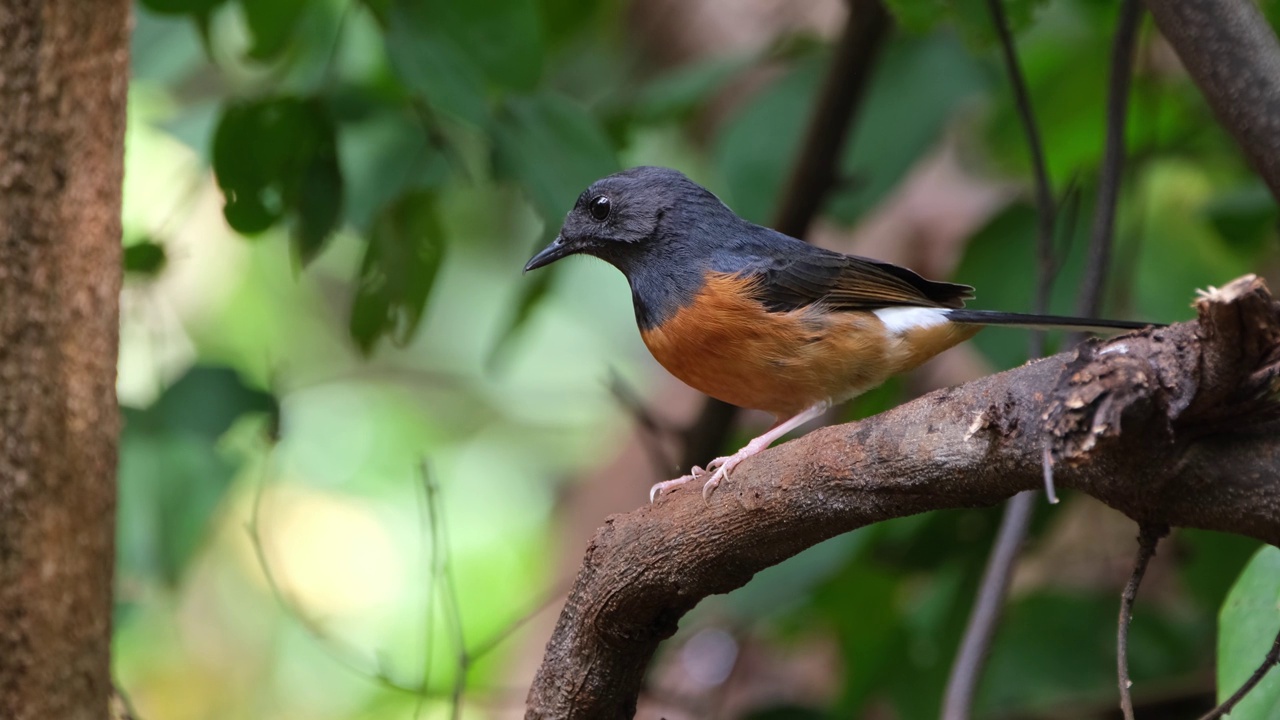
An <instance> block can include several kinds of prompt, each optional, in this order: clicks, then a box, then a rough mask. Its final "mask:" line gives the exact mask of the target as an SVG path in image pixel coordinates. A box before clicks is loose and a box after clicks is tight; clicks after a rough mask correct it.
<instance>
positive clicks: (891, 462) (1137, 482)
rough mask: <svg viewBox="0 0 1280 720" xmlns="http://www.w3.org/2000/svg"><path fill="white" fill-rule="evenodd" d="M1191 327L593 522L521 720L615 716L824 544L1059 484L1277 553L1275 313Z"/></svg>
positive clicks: (1203, 315)
mask: <svg viewBox="0 0 1280 720" xmlns="http://www.w3.org/2000/svg"><path fill="white" fill-rule="evenodd" d="M1197 308H1198V311H1199V319H1198V321H1196V322H1187V323H1181V324H1179V325H1175V326H1173V327H1170V328H1167V329H1161V330H1153V331H1143V332H1138V333H1132V334H1129V335H1125V336H1122V337H1118V338H1113V339H1110V340H1107V341H1098V340H1092V341H1089V342H1087V343H1085V344H1084V345H1082V346H1080V348H1078V350H1076V351H1073V352H1070V353H1064V354H1061V355H1057V356H1054V357H1052V358H1048V359H1046V360H1042V361H1039V362H1035V363H1031V364H1028V365H1025V366H1023V367H1020V368H1017V369H1015V370H1010V371H1008V372H1004V373H1000V374H998V375H993V376H990V377H986V378H983V379H981V380H977V381H975V382H972V383H969V384H966V385H963V386H961V387H957V388H951V389H946V390H941V391H938V392H934V393H931V394H929V395H926V396H924V397H922V398H920V399H918V400H916V401H914V402H911V403H908V404H906V405H903V406H900V407H898V408H895V409H893V410H890V411H888V412H885V413H882V414H880V415H877V416H875V417H872V418H869V419H867V420H864V421H861V422H856V423H849V424H846V425H839V426H833V427H828V428H823V429H821V430H816V431H814V432H811V433H809V434H808V435H806V436H804V437H803V438H800V439H798V440H795V441H793V442H790V443H787V444H785V445H782V446H781V447H778V448H775V449H773V450H771V451H769V452H766V453H763V454H762V455H759V456H757V457H756V458H754V459H752V460H749V461H747V462H745V463H743V465H742V466H740V467H739V468H738V470H737V471H735V473H734V475H733V477H732V478H731V479H730V480H729V481H727V482H726V483H724V484H723V485H721V487H720V488H719V489H717V490H716V492H715V494H714V495H713V496H712V498H711V502H710V504H703V501H702V497H701V494H700V491H701V488H699V487H697V486H696V485H690V486H688V487H687V488H682V489H681V490H679V491H677V492H675V493H673V494H672V495H670V496H668V497H666V498H664V499H663V500H661V501H660V502H659V503H658V504H656V505H653V506H645V507H642V508H640V509H639V510H636V511H634V512H631V513H629V514H626V515H615V516H611V517H609V518H608V519H607V520H606V521H605V525H604V527H602V528H601V529H600V530H599V531H598V532H597V533H596V536H595V537H594V538H593V539H592V541H591V543H590V545H589V546H588V548H587V552H586V557H585V558H584V560H583V565H582V568H581V570H580V572H579V575H578V578H577V581H576V583H575V586H574V588H573V590H572V591H571V593H570V595H569V599H568V602H567V603H566V605H565V607H564V610H563V611H562V613H561V615H560V619H559V622H558V624H557V626H556V630H555V632H554V634H553V636H552V638H551V640H550V642H549V643H548V645H547V651H546V655H545V657H544V659H543V664H542V667H541V668H540V669H539V671H538V675H537V677H536V678H535V680H534V683H533V686H532V688H531V689H530V691H529V697H528V706H527V715H526V717H529V718H625V717H631V716H632V715H633V714H634V711H635V702H636V697H637V694H638V692H639V689H640V683H641V679H642V677H643V674H644V671H645V668H646V667H647V665H648V663H649V661H650V659H651V657H652V655H653V653H654V651H655V650H656V648H657V646H658V643H659V642H660V641H661V640H663V639H665V638H667V637H670V636H671V634H672V633H674V632H675V630H676V624H677V622H678V620H679V619H680V617H681V616H682V615H683V614H684V613H685V612H687V611H688V610H689V609H691V608H692V607H693V606H694V605H695V604H696V603H697V602H698V601H699V600H701V599H702V598H703V597H706V596H707V595H710V594H714V593H723V592H728V591H729V590H732V589H734V588H737V587H740V586H741V585H743V584H745V583H746V582H747V581H748V580H749V579H750V578H751V576H752V575H753V574H754V573H756V572H758V571H759V570H762V569H764V568H766V567H768V566H770V565H773V564H775V563H777V562H779V561H781V560H783V559H785V558H787V557H790V556H792V555H794V554H796V553H798V552H799V551H801V550H803V549H805V548H807V547H810V546H812V545H814V544H816V543H818V542H821V541H822V540H825V539H827V538H829V537H832V536H834V535H837V534H840V533H844V532H848V531H850V530H853V529H856V528H859V527H862V526H864V525H867V524H870V523H873V522H879V521H881V520H887V519H890V518H895V517H901V516H904V515H912V514H915V513H920V512H925V511H928V510H936V509H942V508H960V507H978V506H987V505H992V504H995V503H997V502H1000V501H1001V500H1003V499H1005V498H1008V497H1010V496H1011V495H1013V494H1015V493H1017V492H1020V491H1022V490H1028V489H1031V488H1036V487H1039V486H1040V483H1041V481H1042V474H1043V457H1044V449H1045V448H1046V447H1048V448H1049V450H1050V453H1051V456H1052V459H1053V465H1054V472H1055V480H1056V482H1057V484H1058V487H1059V488H1071V489H1074V490H1077V491H1081V492H1085V493H1088V494H1090V495H1092V496H1094V497H1096V498H1098V499H1100V500H1102V501H1103V502H1105V503H1107V504H1108V505H1111V506H1112V507H1114V508H1116V509H1118V510H1120V511H1122V512H1124V513H1126V514H1128V515H1129V516H1130V517H1132V518H1134V519H1135V520H1138V521H1139V522H1144V523H1149V524H1167V525H1170V526H1183V527H1198V528H1206V529H1212V530H1222V531H1227V532H1234V533H1238V534H1243V535H1248V536H1251V537H1254V538H1258V539H1260V540H1264V541H1266V542H1270V543H1273V544H1277V543H1280V303H1277V302H1276V301H1275V300H1273V299H1272V297H1271V295H1270V294H1269V292H1268V291H1267V289H1266V287H1265V286H1264V285H1263V283H1262V282H1261V281H1260V280H1258V279H1257V278H1254V277H1252V276H1249V277H1246V278H1241V279H1240V280H1237V281H1235V282H1233V283H1231V284H1230V285H1229V286H1227V287H1226V288H1224V289H1223V290H1221V291H1212V292H1210V293H1209V294H1207V295H1206V296H1205V297H1204V298H1202V299H1201V300H1200V301H1199V302H1198V303H1197Z"/></svg>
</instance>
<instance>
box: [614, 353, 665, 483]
mask: <svg viewBox="0 0 1280 720" xmlns="http://www.w3.org/2000/svg"><path fill="white" fill-rule="evenodd" d="M609 394H611V395H612V396H613V399H614V400H616V401H617V402H618V404H619V405H621V406H622V408H623V409H624V410H626V411H627V414H629V415H630V416H631V420H632V421H633V422H634V423H635V424H636V427H637V428H638V429H639V430H640V444H641V445H643V446H644V449H645V453H646V454H647V455H648V456H649V463H650V464H651V465H653V469H654V472H656V473H657V474H658V476H659V477H660V478H666V477H668V475H667V473H670V472H673V471H678V470H679V469H680V466H679V465H677V464H676V463H675V461H673V460H672V459H671V457H670V456H669V455H668V454H667V450H666V447H665V446H664V444H663V443H664V440H666V439H667V438H669V437H671V436H672V435H674V434H675V433H674V431H673V430H672V428H671V427H670V426H668V425H667V424H666V423H664V422H662V421H661V420H659V419H658V418H656V417H654V415H653V413H652V412H650V411H649V408H648V407H646V406H645V404H644V400H643V399H641V397H640V396H639V394H637V393H636V391H635V389H634V388H632V387H631V385H630V384H628V383H627V381H626V380H625V379H624V378H623V377H622V375H621V374H619V373H618V370H617V369H616V368H614V367H610V368H609Z"/></svg>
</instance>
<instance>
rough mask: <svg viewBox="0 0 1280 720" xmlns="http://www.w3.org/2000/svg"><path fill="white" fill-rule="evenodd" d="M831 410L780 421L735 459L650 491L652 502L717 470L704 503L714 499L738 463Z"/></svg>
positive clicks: (820, 408)
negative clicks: (672, 489) (712, 497)
mask: <svg viewBox="0 0 1280 720" xmlns="http://www.w3.org/2000/svg"><path fill="white" fill-rule="evenodd" d="M829 407H831V403H829V402H827V401H825V400H824V401H823V402H820V403H817V404H815V405H812V406H810V407H808V408H806V409H805V410H803V411H802V412H800V413H799V414H798V415H796V416H794V417H791V418H788V419H786V420H779V421H778V422H777V423H775V424H774V426H773V427H771V428H769V430H768V432H766V433H764V434H763V435H761V436H760V437H758V438H755V439H754V440H752V441H751V442H749V443H747V445H746V447H744V448H742V449H741V450H739V451H738V452H736V453H734V454H732V455H726V456H724V457H718V458H716V459H715V460H712V461H711V462H709V463H707V469H706V470H703V469H702V468H700V467H698V466H696V465H695V466H694V467H693V471H692V472H690V473H689V474H688V475H685V476H683V477H678V478H676V479H675V480H667V481H666V482H660V483H658V484H657V485H654V486H653V487H652V488H650V489H649V502H653V501H654V499H655V498H657V497H658V496H659V495H661V494H662V493H664V492H666V491H667V490H669V489H671V488H673V487H677V486H679V485H683V484H685V483H687V482H689V481H690V480H697V479H700V478H702V477H704V476H706V474H707V473H708V472H709V471H713V470H714V471H715V472H713V473H712V474H711V479H710V480H707V482H706V484H705V485H703V486H702V498H703V499H704V500H707V499H709V498H710V497H711V491H712V490H715V489H716V486H717V485H719V484H720V481H721V480H723V479H725V478H727V477H729V473H731V472H733V469H734V468H735V467H737V466H738V463H741V462H742V461H743V460H746V459H747V458H749V457H751V456H752V455H755V454H757V453H760V452H762V451H763V450H765V449H766V448H768V447H769V446H770V445H772V444H773V442H774V441H775V440H777V439H778V438H780V437H782V436H783V435H786V434H787V433H789V432H791V431H792V430H795V429H796V428H798V427H800V426H801V425H803V424H805V423H807V422H809V421H810V420H812V419H814V418H816V417H818V416H819V415H821V414H822V413H824V412H826V411H827V408H829Z"/></svg>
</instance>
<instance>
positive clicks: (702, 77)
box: [632, 53, 759, 123]
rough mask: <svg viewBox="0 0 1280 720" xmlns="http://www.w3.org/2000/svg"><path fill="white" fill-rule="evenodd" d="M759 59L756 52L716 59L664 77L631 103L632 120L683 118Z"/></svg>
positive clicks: (644, 90)
mask: <svg viewBox="0 0 1280 720" xmlns="http://www.w3.org/2000/svg"><path fill="white" fill-rule="evenodd" d="M758 59H759V57H758V55H757V54H756V53H748V54H738V55H727V56H717V57H713V58H711V59H710V60H704V61H702V62H699V63H696V64H694V65H689V66H686V67H681V68H679V69H678V70H676V71H674V72H671V73H668V74H666V75H663V76H661V77H659V78H657V79H656V80H654V81H653V82H651V83H649V84H648V85H646V86H645V87H644V89H643V90H641V91H640V94H639V95H638V96H637V97H636V99H635V101H634V103H633V106H634V107H633V111H632V112H633V114H634V118H633V119H634V120H635V121H639V122H645V123H652V122H659V121H663V120H668V119H680V118H684V117H686V116H688V115H690V114H691V113H693V112H694V111H695V110H697V109H698V108H699V107H700V106H701V105H703V104H705V103H707V102H709V101H710V100H711V99H712V98H713V97H714V93H715V91H716V90H717V89H719V88H720V87H721V86H723V85H724V84H725V83H727V82H728V81H729V80H730V79H732V78H733V77H734V76H736V75H737V74H739V73H740V72H742V71H743V70H745V69H746V68H747V67H749V66H750V65H751V64H752V63H754V62H756V61H757V60H758Z"/></svg>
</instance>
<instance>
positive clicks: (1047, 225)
mask: <svg viewBox="0 0 1280 720" xmlns="http://www.w3.org/2000/svg"><path fill="white" fill-rule="evenodd" d="M987 8H988V11H989V12H990V13H991V22H992V24H993V25H994V27H995V31H996V35H997V37H998V38H999V39H1000V50H1001V54H1002V56H1003V58H1004V65H1005V71H1006V73H1007V74H1008V76H1009V84H1010V85H1011V86H1012V89H1013V99H1014V104H1015V106H1016V107H1017V111H1018V117H1019V119H1020V120H1021V121H1022V129H1023V132H1024V133H1025V134H1026V137H1027V149H1028V151H1029V152H1030V154H1031V168H1032V174H1033V176H1034V178H1035V197H1036V256H1037V259H1038V263H1037V271H1038V273H1037V274H1038V276H1039V282H1038V283H1037V284H1036V296H1035V307H1034V310H1033V312H1035V313H1045V312H1047V310H1048V306H1049V293H1050V290H1051V289H1052V286H1053V277H1054V274H1055V273H1056V270H1057V268H1056V266H1057V263H1056V262H1055V260H1054V249H1053V238H1054V227H1055V225H1056V222H1057V209H1056V207H1055V202H1054V198H1053V187H1052V185H1051V184H1050V181H1049V169H1048V165H1047V163H1046V161H1045V153H1044V145H1043V141H1042V140H1041V136H1040V129H1039V127H1038V125H1037V124H1036V117H1035V111H1034V110H1033V109H1032V106H1031V94H1030V92H1028V90H1027V81H1026V78H1025V77H1024V76H1023V74H1022V66H1021V64H1020V63H1019V62H1018V51H1017V48H1016V47H1014V42H1013V34H1012V33H1011V32H1010V30H1009V21H1008V19H1007V18H1006V17H1005V13H1004V6H1003V4H1002V0H987ZM1044 348H1045V343H1044V333H1042V332H1033V333H1032V334H1031V339H1030V354H1031V357H1033V358H1036V357H1040V356H1042V355H1044ZM1047 468H1048V466H1047V465H1046V469H1047ZM1045 477H1046V480H1048V479H1050V478H1051V477H1052V475H1049V474H1047V472H1046V475H1045ZM1046 487H1048V486H1046ZM1034 509H1035V496H1034V495H1033V494H1032V493H1029V492H1024V493H1019V494H1018V495H1016V496H1014V497H1013V498H1012V499H1010V500H1009V501H1008V502H1007V503H1006V504H1005V509H1004V516H1003V517H1002V518H1001V520H1000V531H999V533H997V535H996V542H995V545H994V546H993V547H992V549H991V555H990V557H989V558H988V559H987V567H986V569H985V570H984V572H983V575H982V584H981V586H980V587H979V588H978V597H977V599H976V600H975V602H974V606H973V610H972V612H971V613H970V615H969V622H968V624H966V626H965V631H964V637H963V638H962V639H961V641H960V649H959V650H958V651H957V652H956V658H955V661H954V662H953V664H952V666H951V674H950V676H949V677H948V678H947V688H946V692H945V694H944V695H943V702H942V716H943V718H945V720H966V719H967V718H968V717H969V709H970V707H971V706H972V705H973V696H974V692H975V691H976V689H977V685H978V678H979V677H980V676H981V674H982V668H983V665H984V664H985V663H986V658H987V653H988V651H990V649H991V639H992V637H993V636H994V635H995V629H996V624H997V623H998V622H999V621H1000V615H1001V613H1002V612H1003V610H1004V600H1005V592H1006V591H1007V590H1008V587H1009V576H1010V574H1011V573H1012V570H1013V563H1014V562H1015V561H1016V560H1017V559H1018V551H1019V550H1020V549H1021V547H1022V543H1023V541H1024V540H1025V539H1026V535H1027V528H1028V527H1029V526H1030V524H1031V514H1032V511H1033V510H1034Z"/></svg>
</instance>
